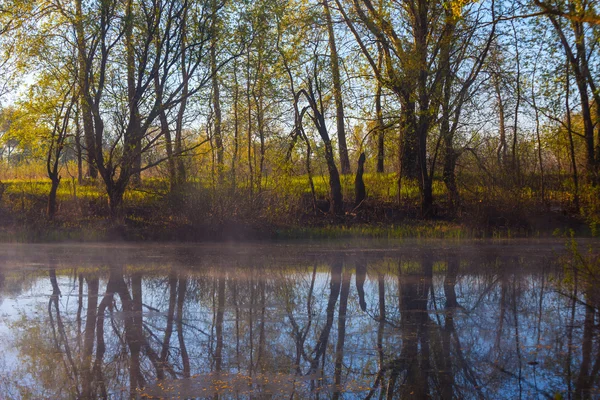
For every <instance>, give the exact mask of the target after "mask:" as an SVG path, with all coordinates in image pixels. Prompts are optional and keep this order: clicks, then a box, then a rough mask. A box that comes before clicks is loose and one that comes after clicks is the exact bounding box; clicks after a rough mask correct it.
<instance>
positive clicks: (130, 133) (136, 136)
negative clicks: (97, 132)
mask: <svg viewBox="0 0 600 400" xmlns="http://www.w3.org/2000/svg"><path fill="white" fill-rule="evenodd" d="M133 18H134V15H133V1H132V0H127V6H126V10H125V50H126V56H125V58H126V62H127V101H128V103H129V104H128V106H129V110H128V111H129V123H128V125H127V129H125V133H124V146H125V148H124V155H123V158H124V163H125V164H129V165H127V166H126V167H125V168H124V169H121V174H123V171H124V170H126V169H130V170H131V171H132V173H131V181H132V183H133V184H134V185H139V184H140V183H141V172H140V170H141V166H142V154H141V146H142V143H141V132H140V131H141V123H140V111H139V104H138V100H139V99H138V96H137V90H136V76H135V74H136V68H135V43H134V38H133Z"/></svg>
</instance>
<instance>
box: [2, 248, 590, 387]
mask: <svg viewBox="0 0 600 400" xmlns="http://www.w3.org/2000/svg"><path fill="white" fill-rule="evenodd" d="M563 253H564V242H563V241H561V240H551V241H508V242H494V243H492V242H465V241H461V242H456V243H452V242H441V241H432V242H416V241H405V242H401V243H395V244H391V243H380V242H368V241H366V242H359V243H346V244H337V245H315V244H300V243H295V244H273V245H259V244H223V245H190V246H184V245H116V246H114V245H112V246H111V245H2V246H0V301H1V304H0V398H3V399H4V398H10V399H12V398H16V399H18V398H32V399H63V398H64V399H71V398H111V399H120V398H132V397H133V398H147V397H154V398H223V399H228V398H236V399H237V398H240V399H245V398H257V399H258V398H277V399H279V398H286V399H289V398H297V399H303V398H321V399H329V398H345V399H353V398H360V399H362V398H373V399H379V398H415V399H421V398H441V399H451V398H464V399H487V398H492V399H494V398H496V399H505V398H512V399H516V398H522V399H536V398H539V399H542V398H561V397H558V396H562V398H565V399H566V398H582V397H583V398H585V397H588V398H600V397H599V396H600V391H599V390H598V384H599V380H598V370H599V369H600V346H599V330H598V320H599V316H598V308H597V307H594V306H593V304H592V305H590V304H589V302H588V300H589V299H591V298H592V297H593V296H592V295H591V294H590V291H593V288H591V287H590V286H589V285H588V286H586V285H585V284H584V283H581V282H578V283H577V285H575V284H571V283H570V282H571V281H572V279H569V277H568V274H565V268H564V262H561V261H560V260H561V257H563V256H564V254H563ZM586 304H588V306H587V307H586Z"/></svg>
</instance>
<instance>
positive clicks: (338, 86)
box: [323, 0, 351, 175]
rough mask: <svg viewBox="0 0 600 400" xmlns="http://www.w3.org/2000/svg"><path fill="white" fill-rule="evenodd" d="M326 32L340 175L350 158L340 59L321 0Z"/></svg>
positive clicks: (326, 3) (346, 171) (326, 4)
mask: <svg viewBox="0 0 600 400" xmlns="http://www.w3.org/2000/svg"><path fill="white" fill-rule="evenodd" d="M323 8H324V11H325V21H326V23H327V33H328V36H329V52H330V55H331V57H330V63H331V75H332V78H333V97H334V99H335V117H336V123H337V136H338V148H339V153H340V166H341V172H342V175H346V174H349V173H350V172H351V170H350V158H349V157H348V145H347V144H346V129H345V125H344V102H343V98H342V82H341V78H340V61H339V57H338V53H337V46H336V43H335V32H334V30H333V21H332V19H331V12H330V9H329V0H324V1H323Z"/></svg>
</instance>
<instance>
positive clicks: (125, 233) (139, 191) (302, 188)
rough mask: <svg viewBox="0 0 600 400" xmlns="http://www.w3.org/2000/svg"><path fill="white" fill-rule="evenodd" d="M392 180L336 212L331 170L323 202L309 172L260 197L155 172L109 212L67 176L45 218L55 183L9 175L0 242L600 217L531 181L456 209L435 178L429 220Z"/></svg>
mask: <svg viewBox="0 0 600 400" xmlns="http://www.w3.org/2000/svg"><path fill="white" fill-rule="evenodd" d="M391 179H393V174H387V175H386V176H381V175H375V174H365V176H364V181H365V187H366V192H367V197H366V198H365V199H364V201H363V202H362V203H361V204H360V205H359V206H354V204H350V203H345V204H344V212H343V213H341V214H337V215H335V214H331V213H329V212H328V205H329V203H328V200H327V184H326V182H325V181H326V180H325V179H324V178H323V179H319V180H320V181H321V185H319V186H316V201H315V202H313V200H312V196H311V194H310V192H307V188H306V186H307V185H306V177H305V176H304V177H302V176H300V177H292V178H286V179H285V182H283V180H282V179H280V180H279V181H278V182H272V183H271V184H270V185H265V187H264V189H263V192H261V193H259V194H256V195H254V196H252V197H251V196H249V195H248V193H247V192H246V191H244V190H243V189H239V188H238V189H237V190H233V189H231V188H229V189H224V190H219V189H216V188H214V187H213V188H211V187H210V186H207V185H206V183H203V182H192V183H189V184H188V185H187V186H186V188H185V190H184V191H182V192H179V193H176V194H175V193H172V192H171V191H170V190H169V186H168V182H167V181H166V180H162V179H158V178H148V179H144V180H143V181H142V183H141V184H139V185H138V186H137V187H134V188H131V189H129V190H128V191H127V192H126V193H125V195H124V204H123V213H122V214H121V215H120V216H119V217H118V218H114V216H112V215H111V213H110V208H109V205H108V198H107V196H106V194H105V193H103V190H102V187H101V185H100V184H99V183H90V182H87V183H83V184H78V183H77V181H76V180H71V181H68V180H66V179H65V180H64V182H63V183H61V185H60V186H59V189H58V191H57V212H56V214H55V216H54V218H53V219H52V220H50V219H48V218H46V216H45V211H46V204H47V192H48V190H49V187H50V182H47V181H44V180H43V179H28V180H25V179H20V180H3V181H2V186H3V194H2V200H1V201H0V226H1V227H0V242H61V241H67V242H104V241H106V242H113V241H134V242H135V241H159V242H161V241H165V242H166V241H184V242H205V241H230V240H239V241H243V240H303V239H309V240H335V239H361V238H365V239H367V238H369V239H405V238H423V239H429V238H431V239H434V238H435V239H478V238H500V239H507V238H544V237H552V236H556V235H557V234H560V235H562V234H564V233H565V232H567V231H573V233H574V234H575V235H576V236H577V237H592V236H596V235H597V232H596V223H595V221H596V220H597V218H594V215H593V214H591V215H590V216H587V217H586V216H583V215H582V213H579V214H578V213H575V212H574V210H572V209H570V208H569V207H568V193H565V192H561V191H560V190H557V191H555V192H552V191H547V193H550V194H549V195H548V196H549V197H548V198H547V199H548V200H547V201H546V202H544V203H541V202H540V201H539V200H538V198H537V197H536V196H535V193H534V192H532V191H531V190H528V189H527V188H523V189H521V190H519V191H516V190H514V189H507V190H506V192H505V193H504V195H503V196H499V197H496V198H490V197H489V196H484V193H489V190H484V189H481V190H480V191H479V194H477V193H475V194H476V195H475V196H473V195H470V194H469V193H468V192H465V193H464V194H461V198H462V203H461V207H460V209H459V210H453V209H451V208H450V207H449V205H448V204H446V203H445V202H444V201H443V199H444V198H445V197H446V193H445V192H444V186H443V184H442V183H441V182H439V183H438V184H434V188H436V192H435V194H436V197H437V198H438V199H440V200H439V201H437V202H436V206H437V207H436V209H435V213H434V214H433V215H432V216H429V217H427V218H424V217H422V216H421V214H420V208H419V191H418V183H417V182H408V183H407V184H405V185H404V186H405V187H404V188H403V195H402V198H401V203H400V205H399V204H398V196H397V193H390V191H389V190H388V188H387V187H386V184H385V183H386V182H385V181H389V180H391ZM342 181H343V182H344V186H343V187H344V192H349V193H350V192H352V191H353V190H354V187H353V182H352V181H351V180H350V179H347V177H343V178H342ZM303 182H304V184H303ZM493 192H496V193H498V191H493ZM501 192H502V191H500V193H501ZM550 196H554V199H553V200H549V199H550ZM345 197H346V198H348V197H349V196H345ZM565 199H566V200H565ZM313 203H316V207H317V208H316V210H315V209H314V208H315V204H313ZM583 204H585V203H583Z"/></svg>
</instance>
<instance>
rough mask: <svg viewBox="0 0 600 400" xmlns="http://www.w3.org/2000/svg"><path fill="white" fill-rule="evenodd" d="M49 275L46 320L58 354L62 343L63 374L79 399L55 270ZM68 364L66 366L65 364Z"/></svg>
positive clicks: (77, 384)
mask: <svg viewBox="0 0 600 400" xmlns="http://www.w3.org/2000/svg"><path fill="white" fill-rule="evenodd" d="M48 273H49V275H50V283H51V284H52V296H50V301H49V302H48V318H49V319H50V326H51V327H52V333H53V336H54V342H55V344H56V349H57V351H58V352H59V353H60V342H61V341H62V342H63V343H64V346H65V354H66V356H67V361H65V360H64V359H63V360H62V361H63V364H64V367H65V372H66V373H67V374H68V375H69V377H70V378H71V380H72V381H73V385H74V387H75V391H76V393H77V397H78V398H79V397H81V392H80V391H79V373H78V372H77V366H76V365H75V362H74V361H73V355H72V353H71V348H70V346H69V341H68V340H67V334H66V332H65V327H64V324H63V322H62V318H61V315H60V308H59V303H58V299H59V296H60V288H59V287H58V280H57V279H56V269H55V268H50V270H49V271H48ZM53 305H54V310H55V312H56V327H57V328H58V335H60V339H59V338H58V336H57V332H56V328H55V327H54V318H53V317H52V306H53ZM67 362H68V364H67ZM84 384H85V383H84Z"/></svg>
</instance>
